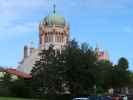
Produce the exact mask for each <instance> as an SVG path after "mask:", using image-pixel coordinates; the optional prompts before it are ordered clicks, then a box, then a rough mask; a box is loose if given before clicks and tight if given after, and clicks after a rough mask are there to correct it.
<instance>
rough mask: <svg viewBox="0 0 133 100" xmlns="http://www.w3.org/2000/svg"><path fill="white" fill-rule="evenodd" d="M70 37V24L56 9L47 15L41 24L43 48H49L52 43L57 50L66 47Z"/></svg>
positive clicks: (40, 37)
mask: <svg viewBox="0 0 133 100" xmlns="http://www.w3.org/2000/svg"><path fill="white" fill-rule="evenodd" d="M68 39H69V25H68V24H67V23H66V20H65V18H64V17H63V16H61V15H59V14H58V13H57V11H56V5H55V4H54V5H53V12H52V13H51V14H50V15H48V16H46V17H45V18H44V19H43V20H42V21H41V23H40V24H39V45H40V48H42V49H48V48H49V46H50V45H53V48H54V49H55V50H56V49H57V50H61V49H64V48H65V46H66V45H67V43H68Z"/></svg>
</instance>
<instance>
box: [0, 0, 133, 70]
mask: <svg viewBox="0 0 133 100" xmlns="http://www.w3.org/2000/svg"><path fill="white" fill-rule="evenodd" d="M53 2H56V10H57V12H58V13H59V14H60V15H62V16H64V17H65V19H66V21H67V23H69V25H70V36H71V38H75V39H76V40H77V41H78V42H80V43H82V42H87V43H89V45H90V46H92V47H96V44H98V45H99V48H100V49H101V50H105V51H107V52H108V54H109V57H110V60H111V62H113V63H114V64H116V63H117V61H118V59H119V58H120V57H125V58H127V59H128V61H129V66H130V69H131V70H133V46H132V43H133V20H132V18H133V0H0V66H4V67H14V68H15V67H17V65H18V64H19V62H20V61H21V60H22V58H23V46H24V45H29V44H30V42H31V41H33V43H34V46H35V47H38V40H39V37H38V36H39V30H38V25H39V23H40V22H41V21H42V20H43V19H44V18H45V16H47V15H49V14H50V13H52V10H53Z"/></svg>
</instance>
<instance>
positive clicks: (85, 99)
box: [72, 97, 89, 100]
mask: <svg viewBox="0 0 133 100" xmlns="http://www.w3.org/2000/svg"><path fill="white" fill-rule="evenodd" d="M72 100H89V98H86V97H80V98H73V99H72Z"/></svg>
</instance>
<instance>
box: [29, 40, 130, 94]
mask: <svg viewBox="0 0 133 100" xmlns="http://www.w3.org/2000/svg"><path fill="white" fill-rule="evenodd" d="M39 55H40V60H38V61H37V62H36V63H35V66H34V69H33V70H32V76H33V78H32V80H31V87H32V91H34V92H33V93H34V95H37V96H44V95H45V94H48V95H50V96H52V95H54V94H62V93H66V92H70V93H71V94H72V95H79V94H92V93H93V92H94V93H95V92H99V93H103V92H105V91H107V90H108V89H109V88H112V87H113V88H121V87H124V86H127V85H128V84H129V82H130V79H131V78H130V77H131V73H129V71H128V61H127V60H126V59H125V58H120V60H119V62H118V64H117V65H112V63H110V62H109V61H98V59H97V55H96V52H95V51H94V50H93V49H92V48H91V47H89V45H88V44H87V43H83V44H82V45H81V46H79V45H78V43H77V42H76V41H75V40H72V41H71V42H69V45H68V46H67V47H66V49H65V50H62V51H61V52H60V51H55V50H53V46H50V48H49V49H48V50H42V52H41V53H40V54H39ZM129 74H130V77H129ZM120 76H121V77H120ZM94 86H96V87H97V88H96V89H97V90H95V89H94Z"/></svg>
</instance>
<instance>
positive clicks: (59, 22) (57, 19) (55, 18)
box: [44, 12, 65, 26]
mask: <svg viewBox="0 0 133 100" xmlns="http://www.w3.org/2000/svg"><path fill="white" fill-rule="evenodd" d="M44 21H45V23H47V25H49V26H52V25H56V26H65V18H64V17H63V16H60V15H59V14H57V13H56V12H54V13H52V14H51V15H49V16H47V17H46V18H45V19H44Z"/></svg>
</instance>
